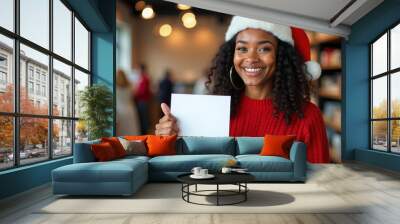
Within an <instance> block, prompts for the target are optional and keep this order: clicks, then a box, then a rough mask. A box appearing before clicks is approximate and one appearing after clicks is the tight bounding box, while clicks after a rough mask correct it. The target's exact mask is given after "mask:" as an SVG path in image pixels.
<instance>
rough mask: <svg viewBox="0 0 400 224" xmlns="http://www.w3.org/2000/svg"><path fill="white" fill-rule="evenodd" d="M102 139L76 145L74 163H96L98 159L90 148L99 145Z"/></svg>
mask: <svg viewBox="0 0 400 224" xmlns="http://www.w3.org/2000/svg"><path fill="white" fill-rule="evenodd" d="M100 142H101V141H100V139H97V140H93V141H87V142H79V143H75V147H74V163H88V162H95V161H96V158H95V157H94V154H93V152H92V150H91V148H90V146H91V145H92V144H99V143H100Z"/></svg>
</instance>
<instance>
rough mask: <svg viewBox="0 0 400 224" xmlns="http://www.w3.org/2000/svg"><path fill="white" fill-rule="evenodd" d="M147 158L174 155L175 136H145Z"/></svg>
mask: <svg viewBox="0 0 400 224" xmlns="http://www.w3.org/2000/svg"><path fill="white" fill-rule="evenodd" d="M146 142H147V147H148V151H147V153H148V156H162V155H175V154H176V149H175V142H176V135H172V136H157V135H148V136H147V140H146Z"/></svg>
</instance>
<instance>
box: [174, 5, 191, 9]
mask: <svg viewBox="0 0 400 224" xmlns="http://www.w3.org/2000/svg"><path fill="white" fill-rule="evenodd" d="M177 7H178V9H180V10H188V9H190V8H192V7H191V6H189V5H184V4H178V5H177Z"/></svg>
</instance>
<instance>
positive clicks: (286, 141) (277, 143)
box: [260, 135, 296, 159]
mask: <svg viewBox="0 0 400 224" xmlns="http://www.w3.org/2000/svg"><path fill="white" fill-rule="evenodd" d="M295 139H296V136H295V135H265V136H264V146H263V148H262V149H261V152H260V155H261V156H280V157H284V158H286V159H289V152H290V147H292V144H293V141H294V140H295Z"/></svg>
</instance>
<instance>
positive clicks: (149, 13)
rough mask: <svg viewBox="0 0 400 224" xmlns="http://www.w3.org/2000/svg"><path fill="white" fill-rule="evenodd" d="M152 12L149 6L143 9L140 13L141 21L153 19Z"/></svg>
mask: <svg viewBox="0 0 400 224" xmlns="http://www.w3.org/2000/svg"><path fill="white" fill-rule="evenodd" d="M154 15H155V13H154V10H153V8H152V7H151V6H149V5H148V6H146V8H144V9H143V11H142V17H143V19H152V18H154Z"/></svg>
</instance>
